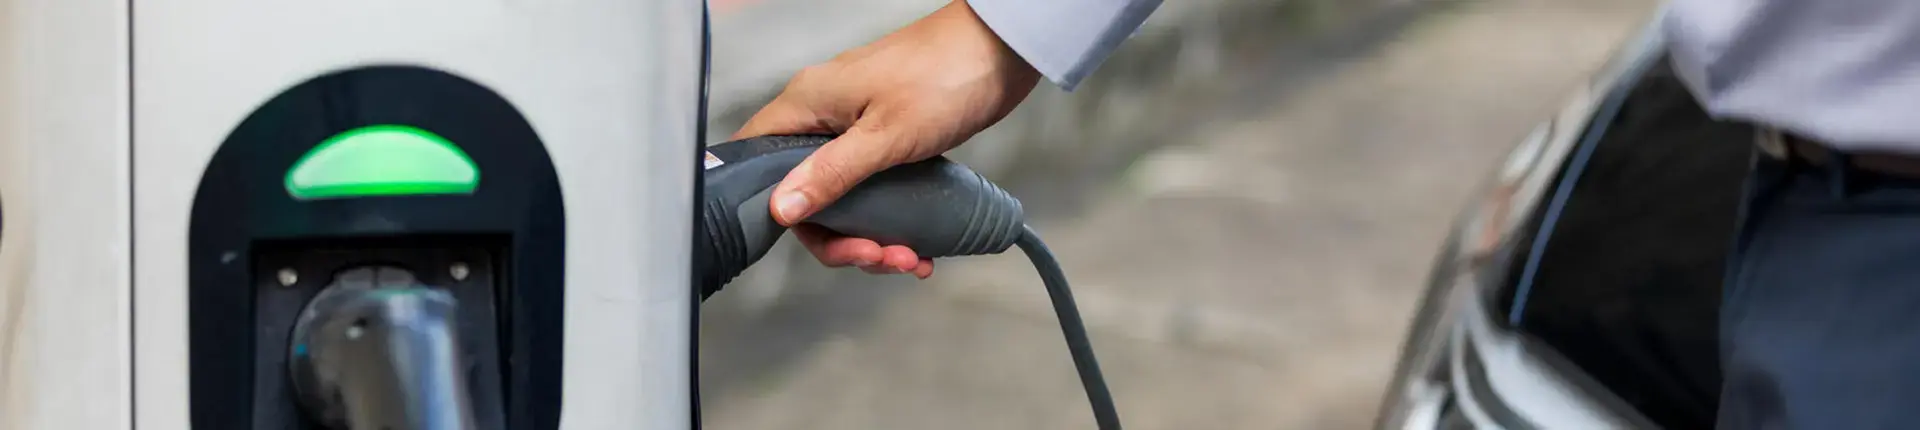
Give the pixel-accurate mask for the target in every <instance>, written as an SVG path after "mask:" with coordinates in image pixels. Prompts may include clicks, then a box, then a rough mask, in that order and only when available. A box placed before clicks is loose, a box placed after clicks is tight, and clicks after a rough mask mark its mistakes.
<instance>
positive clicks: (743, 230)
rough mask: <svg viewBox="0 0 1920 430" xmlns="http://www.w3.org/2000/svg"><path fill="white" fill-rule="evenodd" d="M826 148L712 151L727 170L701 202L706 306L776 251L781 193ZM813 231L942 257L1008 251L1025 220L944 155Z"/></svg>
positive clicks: (898, 175) (844, 204)
mask: <svg viewBox="0 0 1920 430" xmlns="http://www.w3.org/2000/svg"><path fill="white" fill-rule="evenodd" d="M829 140H832V137H831V136H765V137H756V138H751V139H744V140H737V141H732V142H727V143H722V144H719V145H714V146H711V147H708V148H707V153H708V154H709V155H712V156H713V157H714V158H716V159H717V160H718V161H719V163H720V164H719V165H718V166H713V167H711V168H709V169H707V171H706V186H705V188H704V191H705V200H706V201H704V202H702V204H703V205H705V207H704V209H705V210H704V211H702V212H703V213H704V214H705V219H703V220H700V222H701V225H700V228H701V229H702V230H703V234H704V236H701V237H704V238H705V239H706V240H702V241H699V243H700V246H701V247H703V249H700V250H699V252H700V253H701V255H703V256H705V257H706V260H705V261H706V264H707V270H706V271H705V272H706V273H702V274H701V275H702V278H701V281H700V285H701V287H702V288H701V292H700V295H701V297H702V298H703V299H704V298H705V297H707V296H711V295H713V293H714V292H715V291H719V289H720V287H722V286H724V285H726V283H727V282H729V281H732V280H733V278H734V277H737V276H739V275H740V272H741V271H744V270H746V269H747V267H748V266H752V265H753V263H754V262H755V261H758V260H759V259H760V257H762V256H765V255H766V253H767V250H769V249H772V248H773V244H774V242H775V241H778V240H779V239H780V236H781V234H782V233H784V232H785V231H786V229H785V227H782V226H780V224H779V223H777V222H774V220H773V216H772V214H771V213H770V211H769V210H768V207H769V206H768V203H767V202H768V199H769V198H770V197H772V195H773V186H774V184H776V183H779V182H780V180H781V179H783V178H785V177H786V176H787V172H788V171H791V170H793V168H794V166H797V165H799V164H800V161H801V160H804V159H806V158H807V156H808V155H811V154H813V151H814V150H816V149H819V148H820V145H823V144H826V143H827V141H829ZM807 222H808V223H812V224H818V225H820V226H823V227H826V228H828V229H832V230H833V231H837V232H841V233H845V234H848V235H852V236H858V237H864V238H868V239H873V240H874V241H876V242H879V243H880V244H882V245H906V246H907V247H908V248H912V249H913V251H914V252H915V253H918V254H920V256H921V257H925V258H940V257H958V256H966V255H981V254H998V253H1001V252H1005V251H1006V250H1007V248H1010V247H1012V246H1013V244H1014V242H1015V241H1017V240H1019V239H1020V229H1021V227H1022V226H1023V225H1025V223H1026V216H1025V215H1024V214H1023V213H1022V211H1021V209H1020V201H1019V200H1017V199H1014V198H1013V196H1011V195H1008V194H1007V192H1006V190H1002V189H1000V187H999V186H996V185H994V184H993V183H992V182H989V181H987V179H986V178H985V177H982V176H980V174H978V173H974V171H973V170H972V169H968V168H967V167H966V166H963V165H960V163H955V162H953V161H951V160H948V159H947V158H946V157H938V156H937V157H934V158H931V159H927V160H924V161H920V162H916V163H909V164H905V165H901V166H897V167H894V168H891V169H887V170H886V171H882V172H880V173H878V174H875V175H874V176H873V177H871V178H868V179H867V180H865V181H862V182H861V183H860V185H858V186H855V187H854V188H853V190H852V191H850V192H848V193H847V195H846V196H843V197H841V198H840V200H839V201H837V202H834V203H833V204H832V205H830V206H828V207H826V208H825V209H824V210H821V211H820V212H819V213H816V214H814V215H813V216H810V217H808V218H807Z"/></svg>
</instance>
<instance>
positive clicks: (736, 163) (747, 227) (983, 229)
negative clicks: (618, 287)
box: [694, 136, 1120, 430]
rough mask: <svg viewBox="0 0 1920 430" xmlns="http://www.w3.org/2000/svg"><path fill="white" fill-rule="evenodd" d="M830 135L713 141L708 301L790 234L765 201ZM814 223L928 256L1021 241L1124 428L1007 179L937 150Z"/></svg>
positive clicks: (705, 263) (702, 251)
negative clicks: (1003, 182)
mask: <svg viewBox="0 0 1920 430" xmlns="http://www.w3.org/2000/svg"><path fill="white" fill-rule="evenodd" d="M832 139H833V138H832V137H831V136H766V137H756V138H750V139H744V140H737V141H732V142H727V143H722V144H718V145H714V146H709V147H707V154H706V155H707V160H706V164H707V170H706V173H705V181H706V184H705V186H704V188H703V189H702V190H703V191H704V193H705V194H704V195H705V201H703V202H701V204H702V205H703V208H702V209H703V210H702V213H704V214H705V215H704V217H703V219H700V220H698V221H699V225H697V226H696V227H697V229H698V230H699V231H697V232H695V233H694V237H695V238H697V239H696V240H695V243H696V247H698V249H697V250H696V252H698V254H697V255H696V256H695V258H698V259H699V260H697V261H700V262H701V263H702V267H704V268H705V270H704V271H703V272H702V273H699V274H698V276H700V286H701V292H700V298H701V300H705V299H706V298H707V297H708V296H711V295H712V294H713V293H714V292H715V291H719V290H720V287H721V286H724V285H726V283H727V282H729V281H732V280H733V278H734V277H737V276H739V275H740V272H741V271H743V270H746V268H747V267H748V266H752V265H753V263H754V262H755V261H758V260H759V259H760V257H762V256H765V255H766V253H767V250H769V249H771V248H773V244H774V242H775V241H778V240H779V239H780V236H781V233H782V232H784V228H783V227H781V226H780V224H778V223H775V222H774V221H773V216H772V214H771V213H770V212H771V211H770V209H769V206H768V203H767V201H768V198H770V197H772V194H773V186H774V184H776V183H778V182H780V180H781V179H783V178H785V177H786V176H787V172H788V171H791V170H793V168H794V166H797V165H799V164H800V161H801V160H804V159H806V158H807V156H808V155H811V154H813V152H814V150H815V149H818V148H819V147H820V146H821V145H824V144H826V143H827V142H828V141H830V140H832ZM807 222H809V223H814V224H819V225H820V226H822V227H826V228H828V229H832V230H834V231H837V232H840V233H844V234H848V235H853V236H859V237H864V238H869V239H873V240H874V241H876V242H879V243H880V244H882V245H906V246H907V247H908V248H912V249H913V252H914V253H916V254H919V255H920V256H922V257H927V258H939V257H957V256H966V255H980V254H998V253H1001V252H1005V251H1006V250H1007V248H1011V247H1013V246H1016V245H1018V246H1019V247H1020V249H1021V250H1022V251H1024V252H1025V253H1026V254H1027V258H1028V259H1030V260H1032V261H1033V265H1034V268H1035V269H1038V270H1039V271H1040V278H1041V280H1042V282H1043V283H1044V284H1045V285H1046V288H1047V296H1048V297H1049V298H1050V299H1052V301H1053V311H1054V314H1055V315H1057V316H1058V317H1059V320H1060V333H1061V334H1062V335H1063V336H1065V337H1066V341H1067V350H1068V351H1069V352H1070V353H1072V354H1073V367H1074V370H1076V371H1078V372H1079V374H1080V384H1081V386H1082V387H1083V388H1085V389H1086V392H1087V401H1088V402H1089V403H1090V404H1091V406H1092V407H1093V418H1094V423H1095V425H1097V426H1098V427H1097V428H1099V429H1102V430H1119V429H1120V417H1119V414H1118V412H1117V411H1116V408H1115V407H1114V405H1113V396H1112V394H1111V393H1109V392H1108V391H1107V382H1106V378H1105V377H1104V376H1102V375H1101V374H1100V363H1099V361H1098V360H1096V359H1094V356H1093V344H1092V342H1090V341H1089V340H1088V339H1087V329H1086V326H1085V325H1084V324H1082V323H1081V321H1080V310H1079V308H1078V307H1076V306H1074V303H1073V293H1072V291H1071V289H1069V288H1068V287H1067V277H1066V275H1065V274H1064V273H1062V271H1061V270H1060V263H1059V262H1058V261H1055V260H1054V257H1053V252H1052V251H1049V250H1048V249H1047V246H1046V244H1044V243H1042V242H1041V241H1040V237H1039V235H1036V234H1034V233H1033V230H1032V229H1030V228H1028V227H1027V225H1026V217H1025V215H1024V214H1023V213H1022V211H1021V208H1020V201H1019V200H1017V199H1014V198H1013V196H1011V195H1008V194H1007V192H1006V191H1005V190H1002V189H1000V187H999V186H997V185H994V184H993V183H992V182H989V181H987V179H986V178H985V177H982V176H980V174H978V173H974V171H973V170H971V169H968V168H967V167H966V166H962V165H960V163H955V162H953V161H951V160H948V159H947V158H946V157H933V158H931V159H927V160H924V161H919V162H915V163H909V164H905V165H900V166H895V167H893V168H891V169H887V170H886V171H882V172H880V173H877V174H874V175H873V177H871V178H867V180H865V181H862V182H861V183H860V185H858V186H855V187H854V188H853V190H852V191H850V192H848V193H847V195H846V196H843V197H841V198H840V200H839V201H836V202H834V203H833V204H832V205H829V206H827V207H826V208H825V209H824V210H822V211H820V212H819V213H816V214H814V215H813V216H810V217H808V218H807Z"/></svg>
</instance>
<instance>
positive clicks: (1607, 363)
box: [1376, 19, 1754, 429]
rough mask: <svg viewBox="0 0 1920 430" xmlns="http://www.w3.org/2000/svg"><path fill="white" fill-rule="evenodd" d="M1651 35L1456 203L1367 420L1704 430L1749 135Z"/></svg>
mask: <svg viewBox="0 0 1920 430" xmlns="http://www.w3.org/2000/svg"><path fill="white" fill-rule="evenodd" d="M1657 21H1658V20H1657V19H1656V20H1655V22H1657ZM1662 42H1663V40H1661V38H1660V35H1659V33H1658V32H1657V31H1653V30H1652V29H1648V30H1647V31H1643V32H1642V33H1641V35H1640V36H1639V37H1637V38H1636V39H1635V40H1633V41H1632V42H1631V43H1629V44H1628V45H1627V46H1625V47H1624V48H1623V49H1622V50H1620V51H1619V52H1618V53H1617V54H1616V57H1615V58H1614V59H1612V61H1611V62H1610V63H1609V65H1608V66H1607V67H1606V68H1605V70H1603V71H1601V72H1600V73H1599V74H1598V75H1597V77H1596V79H1595V80H1594V81H1593V82H1592V83H1591V85H1589V86H1588V87H1587V88H1585V89H1584V91H1582V92H1581V93H1580V94H1579V95H1578V96H1576V97H1575V99H1574V101H1573V102H1572V103H1571V104H1570V105H1569V106H1568V107H1567V108H1566V109H1565V110H1563V111H1562V112H1561V113H1560V115H1559V116H1558V117H1556V118H1553V119H1551V120H1549V121H1548V122H1546V123H1544V124H1542V125H1540V126H1539V128H1538V129H1536V130H1535V131H1534V132H1533V133H1532V134H1531V135H1530V136H1528V138H1527V139H1525V140H1524V141H1523V142H1521V143H1520V145H1519V146H1518V147H1517V148H1516V149H1514V150H1513V152H1512V153H1511V155H1509V159H1508V160H1507V162H1506V163H1505V164H1504V165H1503V167H1502V169H1501V171H1500V172H1498V174H1497V175H1495V177H1494V178H1493V179H1492V180H1491V181H1489V182H1490V183H1489V184H1487V186H1485V187H1484V192H1483V193H1482V194H1481V195H1479V196H1477V197H1476V198H1475V199H1474V200H1473V201H1472V202H1471V203H1470V204H1469V206H1468V208H1467V209H1466V210H1465V211H1464V212H1463V214H1462V215H1461V217H1460V218H1459V222H1458V223H1457V224H1455V225H1454V227H1453V232H1452V233H1451V235H1450V238H1449V239H1448V240H1447V243H1446V244H1445V245H1444V247H1443V249H1442V251H1441V253H1440V256H1439V258H1438V260H1437V262H1436V263H1435V266H1434V269H1433V273H1432V275H1431V278H1430V281H1429V282H1430V284H1429V285H1428V287H1427V291H1426V293H1425V297H1424V298H1423V299H1422V303H1421V306H1420V309H1419V313H1418V314H1416V316H1415V317H1414V321H1413V326H1412V330H1411V331H1410V332H1409V335H1408V338H1407V340H1406V343H1405V344H1404V345H1403V346H1402V352H1401V354H1402V355H1401V358H1400V361H1399V365H1398V368H1397V369H1396V371H1395V376H1394V379H1393V382H1392V386H1390V387H1389V388H1388V394H1387V397H1386V398H1385V400H1384V402H1383V403H1382V410H1381V414H1380V418H1379V421H1378V422H1377V425H1376V427H1378V428H1382V429H1453V428H1506V429H1531V428H1541V429H1614V428H1674V429H1693V428H1712V427H1713V420H1714V413H1715V409H1716V407H1717V405H1718V402H1719V392H1720V370H1719V364H1718V360H1717V345H1716V342H1717V336H1716V332H1717V330H1718V324H1717V320H1718V314H1719V302H1720V288H1721V278H1722V276H1723V275H1724V273H1725V267H1723V266H1724V264H1725V262H1726V260H1727V253H1728V251H1729V250H1730V249H1731V245H1732V239H1733V235H1734V223H1735V218H1736V215H1737V212H1738V208H1739V204H1740V195H1741V192H1740V191H1741V187H1742V181H1743V179H1744V177H1745V174H1746V170H1747V168H1748V165H1749V163H1750V162H1751V161H1750V157H1751V156H1752V154H1753V145H1751V144H1744V143H1742V142H1750V141H1751V140H1750V139H1748V138H1747V137H1750V136H1752V134H1753V133H1754V130H1753V129H1752V128H1751V127H1749V126H1743V125H1741V124H1737V123H1730V122H1720V121H1715V120H1713V119H1711V118H1709V117H1708V115H1707V114H1706V113H1705V112H1704V111H1703V110H1702V109H1701V107H1700V106H1699V104H1698V103H1697V102H1695V100H1694V99H1693V97H1692V96H1691V94H1690V93H1688V91H1687V90H1686V88H1685V87H1684V86H1682V84H1681V82H1680V81H1679V80H1678V78H1677V77H1676V76H1675V75H1674V73H1673V72H1672V70H1671V67H1670V66H1669V64H1668V61H1669V60H1668V57H1667V52H1666V50H1665V48H1664V46H1665V44H1664V43H1662Z"/></svg>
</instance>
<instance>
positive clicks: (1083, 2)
mask: <svg viewBox="0 0 1920 430" xmlns="http://www.w3.org/2000/svg"><path fill="white" fill-rule="evenodd" d="M1160 2H1161V0H967V4H968V6H971V7H973V12H974V13H975V14H977V15H979V16H980V20H981V21H985V22H986V23H987V27H988V28H991V29H993V33H994V34H996V35H999V36H1000V40H1002V41H1005V42H1006V43H1007V46H1009V47H1012V48H1013V52H1015V53H1018V54H1020V58H1023V59H1026V60H1027V64H1031V65H1033V68H1034V69H1038V70H1039V71H1040V74H1042V75H1045V76H1046V77H1047V80H1050V81H1053V83H1054V85H1059V86H1060V88H1061V89H1064V90H1067V91H1073V88H1074V87H1075V86H1078V85H1079V84H1080V80H1081V79H1085V78H1086V77H1087V75H1089V74H1092V73H1093V70H1094V69H1096V68H1099V67H1100V63H1102V62H1105V61H1106V60H1107V57H1108V56H1110V55H1113V51H1114V49H1115V48H1119V47H1120V43H1121V42H1124V41H1126V40H1127V37H1129V36H1132V35H1133V32H1134V30H1136V29H1139V28H1140V24H1142V23H1144V22H1146V21H1147V16H1148V15H1152V14H1153V11H1154V9H1158V8H1159V7H1160Z"/></svg>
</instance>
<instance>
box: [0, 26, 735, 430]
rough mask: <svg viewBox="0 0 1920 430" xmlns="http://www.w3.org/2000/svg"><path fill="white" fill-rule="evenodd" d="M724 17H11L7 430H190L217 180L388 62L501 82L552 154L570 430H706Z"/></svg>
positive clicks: (3, 161)
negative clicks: (194, 283)
mask: <svg viewBox="0 0 1920 430" xmlns="http://www.w3.org/2000/svg"><path fill="white" fill-rule="evenodd" d="M703 8H704V6H703V5H702V4H701V2H699V1H694V0H682V1H625V0H568V1H557V2H535V1H518V0H507V1H493V2H471V1H450V0H408V1H388V0H336V1H324V2H282V1H258V0H130V1H125V2H88V1H73V0H6V1H3V2H0V429H21V430H26V429H75V430H79V429H128V428H133V427H134V426H135V425H136V424H137V426H138V428H140V429H142V430H184V429H188V428H190V426H191V424H190V420H189V410H190V399H191V396H190V395H189V394H188V393H189V385H190V384H189V353H188V350H187V349H188V343H189V342H188V336H189V325H188V319H189V314H188V312H189V307H188V303H187V302H188V297H187V296H188V294H187V293H188V290H189V288H188V283H189V275H188V268H187V266H188V259H189V255H187V254H188V252H189V251H188V244H187V241H188V233H187V229H188V226H189V224H190V223H191V219H190V218H191V217H192V216H194V215H193V210H192V208H193V206H194V201H193V200H194V198H195V189H196V186H198V184H199V183H200V181H201V179H202V178H201V175H202V172H203V169H204V168H206V167H207V164H208V162H209V161H208V160H209V159H210V158H211V157H213V156H214V153H215V151H216V150H217V149H218V148H219V146H220V145H221V142H222V141H223V140H224V139H226V138H227V135H228V134H229V133H230V132H232V131H233V130H234V129H235V127H236V124H237V123H239V122H241V121H242V120H243V119H245V118H246V117H247V116H248V115H249V112H251V111H253V110H254V109H256V108H257V107H259V106H260V105H261V104H262V103H265V102H267V101H268V100H269V99H271V98H273V97H274V96H275V95H276V94H277V93H280V92H281V91H283V90H286V89H287V88H289V87H290V86H294V85H296V84H299V83H300V82H303V81H305V80H308V79H312V78H314V77H316V76H320V75H323V74H327V73H330V72H334V71H338V70H344V69H349V68H353V67H359V66H365V65H371V64H394V65H413V66H421V67H427V68H432V69H435V70H440V71H445V72H448V73H451V74H455V75H459V76H461V77H464V78H466V79H468V80H471V81H473V82H476V83H478V84H480V85H483V86H485V87H487V88H490V89H491V90H492V91H493V92H495V93H497V94H499V95H500V96H502V97H504V98H505V99H506V100H507V101H509V102H510V103H511V104H512V105H513V106H514V107H516V108H517V109H518V110H519V111H520V113H521V114H522V115H523V116H524V117H525V119H526V120H527V122H528V123H530V125H531V126H532V128H533V129H534V130H536V131H537V133H538V134H539V136H540V139H541V140H542V141H543V143H544V145H545V148H546V151H547V153H548V154H549V155H550V156H551V162H552V164H553V168H554V170H555V171H556V172H557V175H558V181H559V184H560V186H559V188H560V190H561V192H562V193H563V194H564V195H565V202H566V208H565V220H566V224H567V228H566V233H565V236H566V237H565V254H566V257H565V265H564V266H565V284H566V290H567V294H566V296H565V300H564V307H565V313H564V333H565V336H564V343H563V345H564V354H563V356H564V367H563V368H562V370H561V373H560V374H561V375H562V376H561V383H560V386H561V393H562V397H563V399H564V400H563V403H562V405H563V406H562V407H561V411H560V414H559V415H560V420H559V423H560V426H561V427H562V428H568V429H621V428H649V429H667V428H688V427H689V426H690V425H691V423H692V422H693V421H694V420H695V414H696V413H697V411H695V410H694V405H693V404H694V399H693V398H692V397H693V393H694V390H693V387H692V377H691V376H692V374H691V373H692V359H691V357H692V355H691V348H693V347H694V342H695V339H693V336H692V334H693V330H692V327H691V326H690V325H691V324H693V323H694V322H693V319H692V315H693V308H694V306H695V303H694V301H695V300H696V298H695V296H694V289H693V288H690V287H689V286H690V285H691V280H690V276H691V273H690V269H689V268H690V265H691V262H690V261H689V260H690V258H691V257H690V255H689V254H690V252H689V251H688V247H689V243H690V242H691V240H692V238H691V226H692V222H693V220H692V214H693V208H692V205H693V203H694V196H693V195H694V193H695V175H697V174H698V173H697V172H696V170H695V164H694V162H693V160H694V159H696V158H697V157H698V156H697V151H698V148H699V145H700V141H701V139H702V136H699V135H698V133H699V125H700V122H701V116H702V113H701V112H700V108H701V106H700V105H701V98H702V97H703V85H704V76H703V73H704V66H703V61H704V58H703V55H704V54H703V49H704V47H703V44H704V43H705V41H704V40H703V34H704V32H705V23H704V14H703ZM482 181H483V182H482V183H483V184H484V179H482ZM277 185H278V184H265V185H263V186H277Z"/></svg>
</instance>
